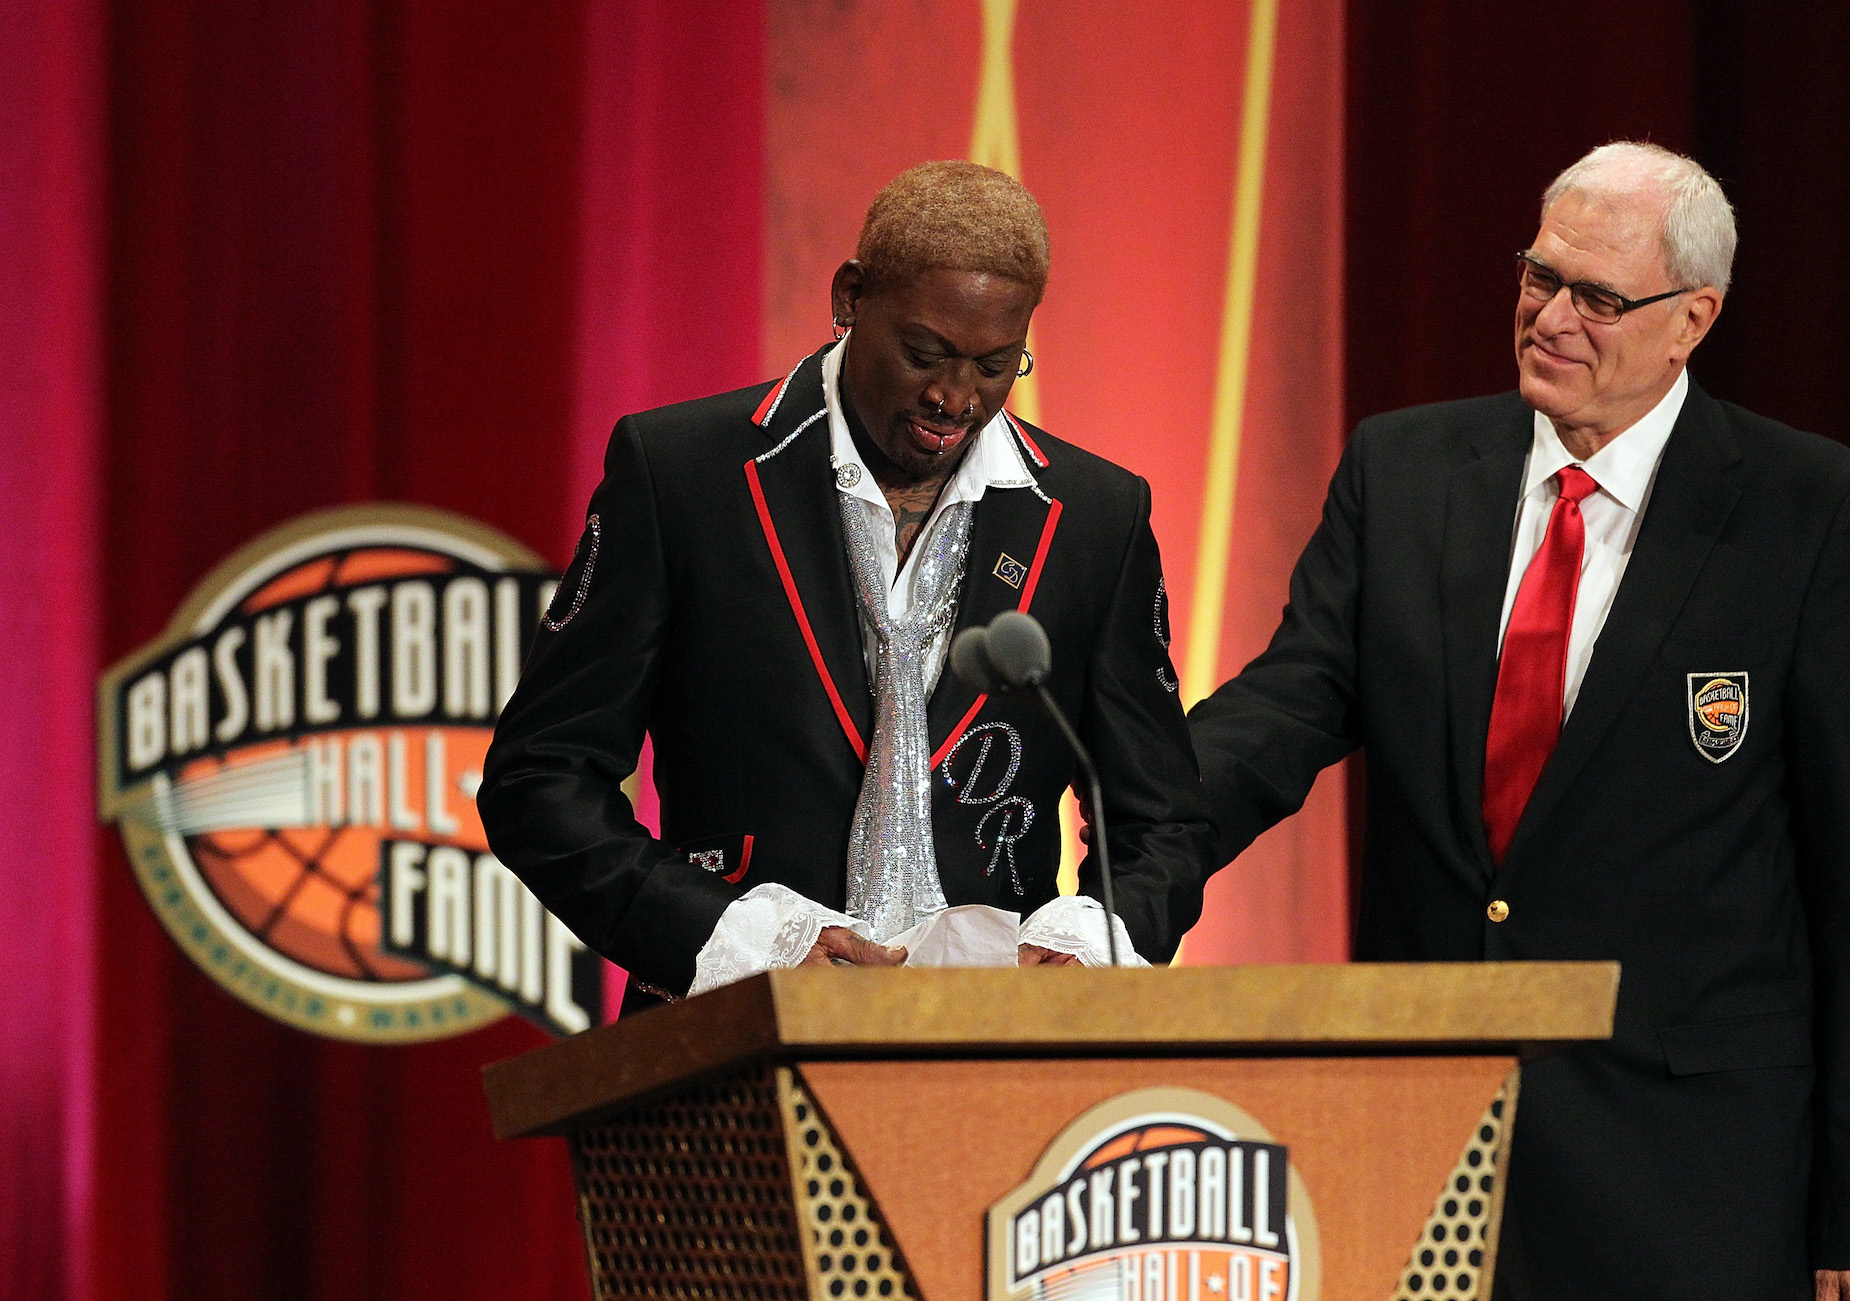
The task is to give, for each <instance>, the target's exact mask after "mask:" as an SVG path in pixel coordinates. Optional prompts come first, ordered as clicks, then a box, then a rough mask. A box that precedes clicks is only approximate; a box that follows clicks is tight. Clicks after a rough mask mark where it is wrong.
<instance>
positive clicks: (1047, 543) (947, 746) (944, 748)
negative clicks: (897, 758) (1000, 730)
mask: <svg viewBox="0 0 1850 1301" xmlns="http://www.w3.org/2000/svg"><path fill="white" fill-rule="evenodd" d="M1065 509H1066V508H1065V507H1064V506H1062V505H1061V504H1060V500H1059V498H1057V497H1056V498H1054V499H1053V500H1051V501H1049V502H1048V503H1047V522H1046V523H1045V524H1043V525H1041V541H1040V545H1038V546H1036V547H1035V548H1034V563H1033V564H1032V565H1030V566H1029V567H1028V581H1027V582H1025V583H1023V584H1022V585H1021V600H1019V601H1017V602H1016V603H1015V608H1016V609H1017V610H1022V611H1024V612H1025V611H1026V610H1027V608H1028V606H1029V604H1030V603H1031V602H1032V601H1033V600H1034V589H1035V588H1036V587H1038V586H1039V585H1040V581H1041V568H1042V566H1044V565H1045V564H1046V563H1047V549H1048V548H1049V547H1051V546H1052V545H1053V534H1054V530H1055V529H1057V528H1059V527H1060V512H1061V511H1063V510H1065ZM988 700H989V693H988V692H987V691H985V692H984V693H983V694H982V695H980V696H978V697H977V698H976V701H975V702H974V703H973V704H972V705H971V706H970V709H969V712H968V713H966V714H965V715H964V716H963V718H961V719H960V720H958V723H957V726H956V727H953V728H952V729H951V734H950V736H948V737H946V738H945V741H944V744H943V745H941V746H939V747H938V753H936V754H934V755H933V756H932V757H931V766H932V768H934V769H936V768H937V766H938V765H939V764H941V763H943V762H944V757H945V756H946V755H947V754H949V753H950V752H951V747H952V746H954V745H956V744H957V742H958V741H960V740H962V739H963V734H964V731H965V730H966V729H967V728H968V727H969V726H970V723H971V721H972V720H973V719H975V717H976V715H977V711H978V710H980V709H981V708H982V707H983V705H984V704H985V703H986V702H987V701H988Z"/></svg>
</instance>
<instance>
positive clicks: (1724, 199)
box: [1542, 140, 1735, 294]
mask: <svg viewBox="0 0 1850 1301" xmlns="http://www.w3.org/2000/svg"><path fill="white" fill-rule="evenodd" d="M1640 189H1652V190H1656V191H1657V192H1658V193H1659V194H1661V195H1662V196H1663V198H1664V224H1663V226H1662V227H1661V228H1660V229H1659V232H1658V238H1659V240H1660V242H1661V245H1662V251H1663V256H1664V270H1665V271H1667V272H1668V273H1669V274H1670V278H1671V279H1672V280H1675V281H1676V282H1677V283H1678V284H1679V285H1683V286H1686V287H1688V288H1691V289H1696V288H1700V287H1701V286H1703V285H1713V286H1714V287H1715V289H1716V290H1717V291H1718V292H1720V293H1723V294H1725V293H1727V292H1728V281H1729V280H1730V279H1731V278H1732V275H1733V271H1734V245H1735V230H1734V208H1733V206H1732V205H1731V204H1730V203H1729V202H1728V196H1727V195H1725V194H1723V193H1722V187H1721V185H1720V184H1719V183H1718V182H1717V181H1716V179H1715V178H1714V177H1713V176H1710V175H1709V174H1708V172H1707V171H1705V170H1704V169H1703V166H1702V164H1701V163H1698V162H1697V161H1696V160H1695V159H1693V158H1685V157H1684V156H1683V155H1682V154H1679V153H1675V152H1673V151H1671V150H1669V149H1666V148H1664V147H1663V146H1662V145H1654V144H1651V143H1649V142H1646V141H1639V140H1615V141H1613V142H1612V143H1611V144H1609V145H1601V146H1600V147H1599V148H1597V149H1594V150H1592V151H1591V152H1589V153H1588V154H1587V155H1586V156H1585V157H1584V158H1582V159H1580V160H1579V161H1578V162H1576V163H1574V164H1572V165H1571V166H1570V167H1568V169H1567V170H1566V171H1564V172H1562V173H1561V174H1560V175H1559V176H1557V177H1555V179H1554V183H1553V184H1552V185H1550V186H1549V187H1548V190H1547V192H1546V193H1544V194H1543V195H1542V219H1543V220H1544V221H1546V220H1547V219H1548V210H1549V209H1550V208H1552V207H1554V205H1555V200H1556V199H1559V198H1560V197H1561V196H1562V195H1563V194H1566V193H1568V192H1569V191H1572V192H1574V193H1576V194H1584V195H1587V196H1588V197H1589V198H1593V199H1611V198H1617V197H1620V196H1623V195H1629V194H1635V193H1637V192H1638V191H1639V190H1640Z"/></svg>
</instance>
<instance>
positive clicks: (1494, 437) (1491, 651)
mask: <svg viewBox="0 0 1850 1301" xmlns="http://www.w3.org/2000/svg"><path fill="white" fill-rule="evenodd" d="M1512 407H1513V410H1512V411H1511V413H1510V415H1509V418H1508V420H1507V422H1505V423H1503V424H1500V425H1499V426H1498V427H1496V428H1494V429H1486V430H1484V431H1483V432H1482V433H1480V434H1477V435H1475V436H1474V437H1473V438H1472V447H1473V448H1474V449H1475V450H1476V452H1477V458H1476V459H1475V460H1473V461H1470V462H1468V463H1466V464H1465V465H1463V466H1461V467H1459V468H1458V469H1457V470H1456V471H1454V472H1453V474H1452V478H1451V482H1450V484H1449V485H1448V487H1447V495H1446V503H1445V548H1444V553H1443V556H1442V558H1441V560H1440V579H1439V581H1440V591H1439V600H1440V609H1441V612H1442V615H1443V618H1442V635H1443V638H1444V643H1445V703H1446V717H1447V719H1448V720H1449V721H1450V725H1451V739H1452V771H1453V772H1454V773H1456V774H1457V781H1458V785H1457V788H1456V790H1457V798H1458V802H1459V808H1458V820H1459V823H1460V828H1459V829H1460V833H1461V834H1462V835H1463V837H1464V842H1465V845H1466V846H1467V847H1468V848H1469V849H1470V850H1471V851H1472V852H1473V853H1474V854H1475V856H1476V857H1477V858H1478V859H1479V860H1480V862H1481V864H1482V866H1483V869H1484V872H1485V873H1486V875H1488V874H1489V872H1490V843H1489V841H1488V840H1487V839H1486V837H1485V834H1484V818H1483V804H1484V738H1485V736H1486V735H1487V734H1488V733H1489V731H1490V702H1491V699H1492V697H1493V696H1495V695H1496V691H1497V626H1498V623H1499V622H1500V620H1501V619H1502V615H1503V593H1504V589H1505V588H1506V587H1507V586H1508V585H1509V573H1510V546H1511V544H1512V542H1513V540H1514V536H1515V532H1516V505H1517V501H1518V499H1519V498H1520V497H1521V495H1522V467H1523V465H1524V464H1525V462H1526V460H1527V458H1528V454H1529V447H1530V445H1531V444H1532V443H1533V442H1534V439H1535V423H1534V421H1535V417H1534V416H1533V414H1532V413H1531V412H1530V410H1529V408H1528V407H1527V406H1526V405H1524V404H1523V403H1522V402H1520V401H1515V402H1513V403H1512Z"/></svg>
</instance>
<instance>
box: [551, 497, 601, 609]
mask: <svg viewBox="0 0 1850 1301" xmlns="http://www.w3.org/2000/svg"><path fill="white" fill-rule="evenodd" d="M602 536H603V530H602V528H601V527H600V525H599V524H598V519H597V516H595V515H591V516H587V517H586V519H585V531H584V533H583V535H582V536H580V537H579V539H578V550H583V551H584V552H585V567H584V568H583V569H582V570H581V571H579V574H578V590H577V591H576V592H574V593H572V608H571V609H569V610H567V611H566V612H565V615H564V617H563V618H559V619H555V618H553V617H552V608H553V606H554V605H556V604H558V601H559V594H558V593H557V592H554V593H553V594H552V600H551V601H549V602H547V605H546V617H545V618H543V619H541V620H540V624H541V626H543V627H544V628H546V629H547V630H548V631H549V632H558V631H559V630H560V629H561V628H563V627H565V625H566V624H568V623H570V622H571V621H572V616H573V615H575V614H577V613H578V612H579V611H580V610H582V609H583V608H584V604H585V597H586V596H587V595H588V594H589V593H590V591H591V570H592V569H593V568H594V567H595V566H596V565H597V544H598V541H599V539H600V538H601V537H602ZM587 542H588V543H589V547H588V548H587V547H586V544H587ZM572 558H573V559H574V560H576V559H577V558H578V555H577V551H574V552H573V554H572Z"/></svg>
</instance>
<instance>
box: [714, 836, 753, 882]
mask: <svg viewBox="0 0 1850 1301" xmlns="http://www.w3.org/2000/svg"><path fill="white" fill-rule="evenodd" d="M751 865H752V838H751V836H750V835H749V834H748V835H747V836H746V837H745V844H744V847H743V848H742V849H740V850H739V870H738V871H736V872H730V873H728V874H727V875H725V876H722V877H721V878H720V880H722V881H725V882H727V883H728V884H731V885H737V884H738V883H739V881H740V880H741V879H742V878H743V877H744V876H745V869H746V868H748V867H750V866H751Z"/></svg>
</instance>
